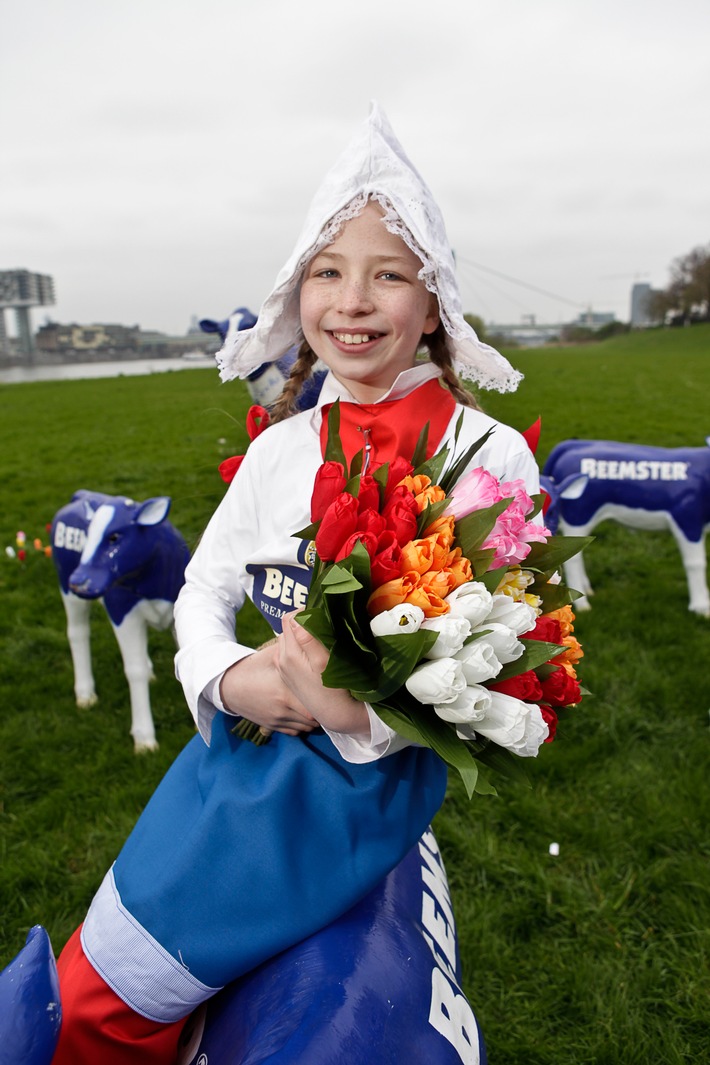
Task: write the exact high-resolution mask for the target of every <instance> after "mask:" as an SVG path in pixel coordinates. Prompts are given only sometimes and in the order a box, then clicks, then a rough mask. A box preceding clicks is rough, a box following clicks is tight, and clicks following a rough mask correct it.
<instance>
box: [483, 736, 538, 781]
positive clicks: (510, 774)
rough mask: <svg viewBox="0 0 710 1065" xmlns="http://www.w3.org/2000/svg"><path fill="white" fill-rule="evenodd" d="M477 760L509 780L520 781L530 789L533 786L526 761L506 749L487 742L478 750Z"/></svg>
mask: <svg viewBox="0 0 710 1065" xmlns="http://www.w3.org/2000/svg"><path fill="white" fill-rule="evenodd" d="M476 759H477V760H478V761H479V762H480V763H482V764H483V765H485V766H488V767H489V768H490V769H492V770H493V771H494V772H495V773H500V774H501V776H504V777H507V778H508V780H515V781H518V782H519V783H521V784H524V785H525V786H526V787H528V788H530V787H531V786H532V785H531V783H530V777H529V776H528V771H527V768H526V765H525V762H526V759H525V758H521V757H520V756H519V755H517V754H514V753H513V752H512V751H509V750H507V748H505V747H499V746H498V744H497V743H492V742H491V741H490V740H486V741H485V742H484V743H483V744H481V745H480V749H477V750H476Z"/></svg>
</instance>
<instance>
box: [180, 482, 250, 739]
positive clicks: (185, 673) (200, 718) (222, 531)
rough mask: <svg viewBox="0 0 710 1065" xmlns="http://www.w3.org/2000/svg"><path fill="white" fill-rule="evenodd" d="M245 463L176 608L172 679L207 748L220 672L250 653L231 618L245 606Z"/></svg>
mask: <svg viewBox="0 0 710 1065" xmlns="http://www.w3.org/2000/svg"><path fill="white" fill-rule="evenodd" d="M246 466H247V464H246V463H244V464H243V465H242V467H241V468H240V470H239V472H238V474H237V476H236V477H235V479H234V481H233V482H232V484H231V485H230V487H229V489H228V490H227V492H226V494H225V496H224V499H223V500H222V502H221V503H220V505H219V507H218V508H217V510H216V511H215V513H214V515H213V517H212V519H211V520H210V522H209V525H208V526H207V528H206V530H205V532H204V535H203V536H202V539H201V541H200V543H199V545H198V547H197V549H196V551H195V553H194V555H193V557H192V559H191V561H190V563H189V565H188V567H187V569H186V571H185V584H184V585H183V587H182V589H181V591H180V594H179V596H178V599H177V602H176V603H175V632H176V635H177V641H178V648H179V649H178V652H177V654H176V656H175V673H176V676H177V678H178V680H179V681H180V683H181V684H182V686H183V689H184V691H185V698H186V700H187V704H188V706H189V707H190V711H191V712H192V715H193V717H194V718H195V722H196V724H197V727H198V729H199V730H200V733H201V735H202V736H203V738H204V739H205V740H206V742H208V743H209V738H210V734H211V731H212V719H213V717H214V715H215V713H216V712H217V710H218V709H223V707H222V706H221V701H219V702H217V701H216V700H215V699H214V693H215V690H216V689H217V690H218V685H219V681H220V679H221V677H222V674H223V673H224V672H225V670H227V669H229V667H230V666H233V665H234V664H235V662H239V661H240V660H241V659H242V658H245V657H246V656H247V655H250V654H253V652H254V649H253V648H252V647H248V646H246V645H245V644H240V643H239V642H238V641H237V638H236V635H235V618H236V614H237V611H238V610H239V609H240V607H241V606H242V604H243V603H244V600H245V597H246V596H245V590H244V588H243V586H242V584H241V581H240V574H241V562H240V558H243V557H244V553H245V551H246V550H248V548H249V545H250V543H251V542H252V540H253V537H254V535H255V533H254V527H255V520H256V519H255V516H254V514H253V506H252V505H251V500H252V499H253V495H252V492H251V484H250V475H249V473H248V471H247V469H246Z"/></svg>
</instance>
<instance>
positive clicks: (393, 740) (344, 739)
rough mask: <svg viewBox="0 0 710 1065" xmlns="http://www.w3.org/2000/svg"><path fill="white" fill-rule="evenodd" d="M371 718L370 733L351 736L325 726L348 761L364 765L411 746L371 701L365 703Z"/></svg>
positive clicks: (339, 751) (341, 755)
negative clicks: (383, 718)
mask: <svg viewBox="0 0 710 1065" xmlns="http://www.w3.org/2000/svg"><path fill="white" fill-rule="evenodd" d="M365 707H366V709H367V716H368V717H369V719H370V735H369V736H365V735H359V736H351V735H349V734H348V733H346V732H330V731H329V729H327V728H324V729H323V731H324V732H325V733H326V735H328V736H329V737H330V739H331V741H332V743H333V746H334V747H335V749H336V750H337V752H338V754H339V755H340V757H341V758H344V759H345V761H346V762H353V763H354V764H357V765H362V764H363V763H364V762H376V761H377V760H378V758H384V757H385V755H388V754H394V753H395V751H401V750H403V749H404V748H405V747H409V746H411V744H410V741H409V740H407V739H405V738H404V736H400V735H399V733H398V732H395V731H394V729H391V728H390V727H389V725H385V723H384V721H382V719H381V718H379V717H378V716H377V714H376V713H375V711H374V710H373V709H372V707H371V706H370V704H369V703H365Z"/></svg>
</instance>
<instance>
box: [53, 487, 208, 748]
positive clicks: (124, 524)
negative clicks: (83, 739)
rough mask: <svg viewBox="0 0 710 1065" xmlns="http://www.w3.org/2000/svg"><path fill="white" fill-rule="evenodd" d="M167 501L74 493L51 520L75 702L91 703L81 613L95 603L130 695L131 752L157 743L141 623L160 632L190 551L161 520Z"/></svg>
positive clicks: (92, 693) (86, 627)
mask: <svg viewBox="0 0 710 1065" xmlns="http://www.w3.org/2000/svg"><path fill="white" fill-rule="evenodd" d="M169 510H170V499H169V498H167V497H166V496H160V497H158V498H156V499H148V500H146V501H145V502H143V503H136V502H134V501H133V500H131V499H126V498H125V497H124V496H109V495H104V494H103V493H102V492H91V491H86V490H83V489H82V490H80V491H78V492H75V493H74V495H73V496H72V499H71V502H70V503H68V504H67V506H65V507H62V509H61V510H59V511H58V512H57V514H56V515H55V517H54V520H53V522H52V530H51V543H52V557H53V559H54V564H55V566H56V568H57V573H58V576H59V583H60V586H61V591H62V600H63V602H64V609H65V611H66V615H67V635H68V637H69V646H70V648H71V653H72V660H73V663H74V692H75V695H76V701H77V705H78V706H93V704H94V703H95V702H96V689H95V686H94V676H93V671H92V668H91V650H90V640H89V610H90V606H91V600H93V599H100V600H102V602H103V604H104V607H105V608H106V612H107V614H108V616H109V618H110V621H111V625H112V626H113V630H114V633H115V634H116V639H117V641H118V645H119V647H120V649H121V656H122V658H123V668H124V672H125V674H126V679H127V680H128V684H129V689H130V696H131V721H132V723H131V735H132V736H133V742H134V745H135V749H136V751H145V750H154V749H155V748H156V747H157V741H156V738H155V728H154V726H153V716H152V713H151V709H150V696H149V692H148V684H149V681H150V679H151V678H152V676H153V668H152V665H151V662H150V658H149V657H148V627H149V626H150V627H152V628H155V629H167V628H169V627H170V626H171V625H172V622H173V606H174V603H175V600H176V599H177V595H178V592H179V591H180V588H181V587H182V585H183V584H184V581H185V566H186V565H187V563H188V561H189V558H190V552H189V550H188V547H187V544H186V543H185V541H184V540H183V538H182V536H181V535H180V533H179V532H178V531H177V529H175V528H174V527H173V526H172V525H171V524H170V522H169V521H167V520H166V518H167V515H168V511H169Z"/></svg>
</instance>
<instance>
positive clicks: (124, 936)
mask: <svg viewBox="0 0 710 1065" xmlns="http://www.w3.org/2000/svg"><path fill="white" fill-rule="evenodd" d="M297 340H300V341H302V344H301V349H300V356H299V358H298V360H297V362H296V363H295V365H294V368H293V371H292V375H291V379H290V380H289V382H288V383H287V385H286V387H285V388H284V392H283V395H282V397H281V399H280V400H279V402H278V403H277V405H276V408H275V411H274V422H276V424H274V425H272V426H271V427H270V428H269V430H268V432H266V433H262V434H261V435H260V436H259V437H258V438H257V439H256V440H255V441H254V442H253V443H252V445H251V447H250V449H249V452H248V455H247V458H246V460H245V461H244V462H243V463H242V465H241V467H240V469H239V471H238V473H237V476H236V478H235V480H234V481H233V483H232V485H231V486H230V488H229V490H228V492H227V493H226V495H225V498H224V500H223V502H222V504H221V505H220V507H219V508H218V510H217V512H216V513H215V515H214V517H213V518H212V520H211V522H210V523H209V525H208V527H207V530H206V532H205V534H204V536H203V538H202V541H201V543H200V545H199V547H198V549H197V551H196V553H195V555H194V558H193V560H192V562H191V563H190V566H189V567H188V571H187V574H186V583H185V586H184V588H183V590H182V593H181V595H180V597H179V599H178V602H177V604H176V612H175V620H176V627H177V633H178V643H179V651H178V654H177V657H176V669H177V675H178V677H179V679H180V681H181V682H182V684H183V686H184V689H185V694H186V697H187V701H188V703H189V705H190V708H191V710H192V712H193V714H194V715H195V719H196V722H197V725H198V729H199V735H198V736H196V737H195V739H194V740H193V741H192V742H191V743H189V744H188V746H187V747H186V749H185V750H184V751H183V753H182V754H181V755H180V756H179V757H178V759H177V761H176V762H175V764H174V765H173V767H172V768H171V769H170V771H169V772H168V774H167V776H166V777H165V779H164V781H163V782H162V784H161V785H160V787H159V788H158V790H157V791H156V793H155V795H154V796H153V798H152V799H151V800H150V802H149V804H148V806H147V807H146V810H145V812H144V813H143V815H142V816H141V818H140V820H139V822H138V824H137V825H136V828H135V829H134V831H133V833H132V834H131V836H130V837H129V839H128V841H127V843H126V845H125V847H124V848H123V850H122V852H121V854H120V855H119V857H118V859H117V860H116V862H115V864H114V866H113V867H112V869H111V870H110V871H109V873H108V874H107V876H106V878H105V879H104V882H103V884H102V885H101V887H100V888H99V891H98V892H97V894H96V897H95V898H94V901H93V902H92V905H91V908H90V910H89V913H88V915H87V918H86V921H85V922H84V925H83V927H82V929H81V930H80V932H77V933H75V936H74V937H73V938H72V940H70V942H69V944H68V945H67V947H66V948H65V951H64V952H63V954H62V956H61V958H60V963H59V968H60V976H61V981H62V1001H63V1010H64V1021H63V1027H62V1035H61V1039H60V1044H59V1049H58V1052H57V1056H56V1058H55V1061H57V1062H60V1063H62V1065H63V1063H65V1062H66V1063H68V1062H72V1063H74V1065H76V1063H78V1062H86V1063H90V1062H91V1063H93V1062H95V1061H98V1060H101V1061H102V1062H109V1063H110V1062H121V1061H130V1062H132V1063H141V1062H146V1063H147V1062H159V1061H170V1060H174V1057H175V1053H176V1046H177V1041H178V1038H179V1034H180V1030H181V1028H182V1024H183V1021H184V1018H185V1017H186V1016H187V1015H188V1014H189V1013H190V1012H191V1011H192V1010H193V1009H194V1008H195V1007H196V1006H197V1005H198V1004H199V1003H200V1002H202V1001H204V1000H205V999H206V998H208V997H209V996H211V995H213V994H215V992H216V991H218V990H219V989H220V988H221V987H223V986H224V985H225V984H226V983H228V982H230V981H232V980H234V979H235V978H236V977H238V976H239V975H241V974H242V973H244V972H247V971H249V970H250V969H252V968H254V967H255V966H257V965H258V964H260V963H261V962H262V961H263V960H265V959H266V958H269V957H272V956H274V955H275V954H276V953H278V952H279V951H281V950H283V949H285V948H286V947H288V946H290V945H292V944H294V943H296V942H299V941H300V940H302V939H304V938H306V937H307V936H309V935H311V934H313V933H314V932H315V931H316V930H318V929H320V928H323V927H324V926H325V925H327V924H329V923H330V922H332V921H333V920H335V919H336V918H337V917H338V916H340V915H341V914H343V913H345V912H346V911H347V910H348V909H349V908H351V907H352V906H353V905H354V904H355V903H356V902H357V901H358V900H359V899H361V898H362V897H364V896H365V894H367V892H369V891H370V890H371V889H372V888H373V887H374V886H375V885H376V884H377V883H378V882H379V881H380V880H381V879H382V878H383V877H384V876H385V875H386V874H387V873H388V872H389V871H390V870H391V869H392V868H394V866H395V865H396V864H397V863H398V862H399V861H400V860H401V859H402V858H403V856H404V855H405V854H406V853H407V852H408V851H409V850H410V848H411V847H412V846H413V845H414V843H415V842H416V841H417V839H418V838H419V836H420V835H421V834H422V832H423V831H424V830H425V829H426V827H427V825H428V824H429V822H430V821H431V819H432V817H433V816H434V814H435V813H436V811H437V809H438V808H439V806H440V804H441V802H442V801H443V797H444V791H445V787H446V769H445V767H444V765H443V763H442V762H441V761H440V760H439V759H438V758H437V756H436V755H435V754H433V752H432V751H430V750H428V749H422V748H419V747H415V746H411V745H409V744H408V743H407V741H405V740H403V739H402V738H401V737H399V736H398V735H397V734H396V733H394V732H392V731H391V730H390V729H389V728H388V727H386V726H385V725H384V724H383V722H382V721H381V720H380V719H379V718H378V717H377V716H376V715H375V714H374V712H373V711H372V710H371V709H370V708H369V707H368V706H367V705H366V704H364V703H361V702H358V701H357V700H355V699H354V698H353V697H352V696H351V695H350V694H349V692H347V691H335V690H333V689H329V688H325V687H324V686H323V684H322V681H321V673H322V671H323V669H324V667H325V664H326V662H327V652H326V651H325V649H324V648H323V646H322V645H321V644H319V643H318V642H317V641H316V640H314V639H313V638H312V637H311V636H309V635H308V634H307V633H306V632H305V631H304V630H303V629H302V628H301V626H299V625H298V624H297V622H296V621H295V620H294V617H295V613H296V612H297V611H298V610H300V609H302V608H303V607H304V606H305V601H306V595H307V589H308V582H309V573H310V569H309V557H310V550H309V545H308V544H307V543H306V542H305V541H303V540H300V539H298V538H296V537H294V536H293V535H292V534H293V533H295V532H296V531H297V530H299V529H301V528H303V527H304V526H306V525H307V524H308V522H309V510H310V495H311V489H312V485H313V480H314V477H315V474H316V471H317V469H318V467H319V465H320V463H321V462H322V460H323V452H322V447H323V444H324V439H323V438H324V425H325V414H326V412H327V410H328V409H329V406H330V404H332V403H333V402H334V401H335V400H336V399H338V400H340V408H341V429H340V432H341V438H342V440H343V445H344V448H345V451H346V454H347V456H348V458H349V459H350V458H351V457H352V456H353V455H354V454H355V453H357V452H358V451H359V450H361V449H362V448H363V445H364V444H367V447H368V453H369V455H370V461H371V462H373V463H374V464H380V463H383V462H386V461H389V460H391V459H392V458H394V457H395V456H396V455H403V456H404V457H406V458H411V456H412V454H413V452H414V448H415V446H416V442H417V439H418V437H419V433H420V430H421V427H422V426H423V424H424V423H425V422H427V421H428V422H429V423H430V432H429V441H430V444H429V454H430V455H431V454H433V453H434V452H435V451H436V450H438V449H439V447H440V446H442V445H443V444H445V443H446V442H447V441H450V440H452V437H453V430H454V426H455V424H456V422H457V419H458V417H459V415H460V413H461V412H462V411H463V413H464V421H463V429H462V433H461V439H460V445H461V447H463V446H466V445H467V444H469V443H471V442H473V441H474V440H476V439H478V438H479V437H480V436H481V435H482V434H483V433H484V432H485V431H486V430H487V429H488V428H490V427H492V426H495V432H494V433H493V434H492V435H491V437H490V439H489V441H488V442H487V443H486V444H485V445H484V446H483V448H482V449H481V450H480V451H479V452H478V454H477V455H476V457H475V465H484V466H485V467H487V468H488V469H489V470H490V471H491V472H492V473H493V474H494V475H495V476H496V477H498V478H499V479H500V480H503V481H504V480H512V479H514V478H523V479H524V480H525V482H526V485H527V488H528V491H530V492H534V491H536V490H537V487H538V480H537V470H536V467H535V463H534V461H533V458H532V455H531V453H530V451H529V449H528V447H527V445H526V444H525V442H524V440H523V439H522V437H520V436H519V435H518V434H517V433H515V432H514V431H513V430H512V429H509V428H507V427H505V426H503V425H499V424H495V423H493V422H492V420H491V419H490V418H487V417H486V416H485V415H483V414H482V413H481V412H480V411H479V410H478V409H477V408H476V405H475V402H474V400H473V398H472V396H471V395H470V393H468V392H467V391H466V390H465V389H464V388H463V387H462V386H461V385H460V383H459V377H458V374H457V370H458V372H459V373H461V374H463V375H464V376H466V377H468V378H470V379H475V380H477V381H478V382H479V384H482V385H485V386H487V387H495V388H498V389H501V390H505V389H511V388H515V387H516V386H517V383H518V379H519V376H520V375H519V374H517V373H516V372H515V371H514V370H513V369H512V367H510V365H509V364H508V363H507V362H506V361H505V359H503V358H502V356H500V355H499V354H498V353H497V352H495V351H494V350H493V349H492V348H489V347H488V346H486V345H484V344H482V343H480V342H479V341H478V338H477V337H476V335H475V333H474V332H473V330H472V329H471V328H470V327H469V326H468V325H467V324H466V322H465V321H464V319H463V316H462V314H461V308H460V301H459V296H458V290H457V287H456V281H455V277H454V269H453V259H452V256H451V252H450V249H449V245H448V242H447V240H446V235H445V231H444V227H443V221H442V219H441V216H440V213H439V210H438V208H437V206H436V204H435V203H434V200H433V199H432V197H431V194H430V192H429V190H428V189H427V187H426V186H425V185H424V183H423V181H422V179H421V178H420V176H419V175H418V173H417V172H416V171H415V170H414V168H413V167H412V165H411V163H410V162H409V160H408V159H407V157H406V156H405V155H404V152H403V151H402V149H401V147H400V145H399V144H398V142H397V141H396V139H395V137H394V135H393V133H392V131H391V129H390V127H389V125H388V124H387V121H386V119H385V118H384V116H383V115H382V114H381V112H380V111H379V110H378V109H377V108H376V107H373V109H372V112H371V115H370V118H369V121H368V123H367V125H366V127H365V129H364V131H363V133H362V134H361V135H360V136H358V137H357V138H356V139H355V141H354V142H353V143H352V144H351V145H350V147H349V148H348V149H347V150H346V152H345V153H344V155H343V156H342V157H341V159H340V160H339V161H338V162H337V163H336V165H335V167H334V168H333V170H331V172H330V173H329V174H328V175H327V177H326V179H325V182H324V184H323V186H322V188H321V189H320V191H319V193H318V194H317V196H316V198H315V200H314V202H313V204H312V206H311V209H310V212H309V215H308V217H307V220H306V225H305V228H304V231H303V233H302V235H301V238H300V239H299V242H298V244H297V246H296V249H295V250H294V253H293V255H292V257H291V260H290V261H289V263H287V265H286V266H285V267H284V270H283V271H282V272H281V274H280V275H279V278H278V279H277V284H276V288H275V290H274V291H273V292H272V294H271V295H270V296H269V298H268V299H267V300H266V302H265V304H264V306H263V307H262V310H261V312H260V315H259V320H258V322H257V324H256V326H255V327H254V328H253V329H252V330H249V331H246V332H242V333H237V334H235V336H234V339H233V341H231V342H230V344H229V346H225V348H223V350H222V352H221V353H220V355H219V357H218V358H219V361H220V365H221V374H222V377H223V379H225V380H226V379H229V378H232V377H235V376H241V377H245V376H247V374H249V373H250V372H251V371H252V370H254V369H255V368H256V367H257V366H259V365H261V364H263V363H264V362H268V361H272V360H274V359H277V358H279V357H280V356H281V355H282V354H283V353H284V352H285V351H286V350H287V349H288V348H289V347H290V346H291V345H292V344H293V343H294V342H296V341H297ZM422 345H423V346H424V347H425V348H426V350H427V351H428V358H424V359H423V360H421V361H418V359H417V353H418V351H419V349H420V348H421V347H422ZM317 359H320V360H321V361H322V363H324V364H325V365H326V366H327V367H328V369H329V371H330V372H329V374H328V376H327V377H326V379H325V383H324V386H323V389H322V391H321V394H320V398H319V400H318V403H317V406H316V407H315V409H313V410H309V411H305V412H303V413H301V414H298V415H295V416H293V417H290V414H291V411H292V409H293V406H294V404H295V399H296V397H297V395H298V392H299V391H300V388H301V386H302V385H303V383H304V381H305V380H306V379H307V378H308V376H309V375H310V373H311V369H312V367H313V366H314V364H315V362H316V360H317ZM442 382H443V384H444V385H445V386H446V387H442ZM247 596H249V597H250V598H251V599H252V600H253V602H254V603H255V605H256V606H257V608H258V609H259V610H260V611H261V612H262V613H263V614H264V616H265V617H266V618H267V620H268V621H269V623H270V624H271V626H272V628H273V630H274V632H275V633H276V634H278V637H279V638H278V639H277V640H275V641H273V642H272V644H271V645H269V646H267V647H265V648H263V649H261V650H259V651H257V652H255V651H254V650H253V649H252V648H250V647H246V646H244V645H243V644H240V643H239V642H238V641H237V639H236V638H235V633H234V624H235V614H236V613H237V611H238V610H239V608H240V607H241V605H242V604H243V603H244V601H245V598H246V597H247ZM235 716H242V717H245V718H248V719H249V720H251V721H253V722H256V723H257V724H258V725H260V726H262V727H263V728H265V729H268V730H270V731H272V732H273V736H272V738H271V741H270V742H269V743H268V744H266V745H265V746H262V747H256V746H254V745H253V744H251V743H249V742H246V741H242V740H240V739H238V738H237V737H236V736H235V735H234V733H233V732H232V729H233V727H234V720H235Z"/></svg>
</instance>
